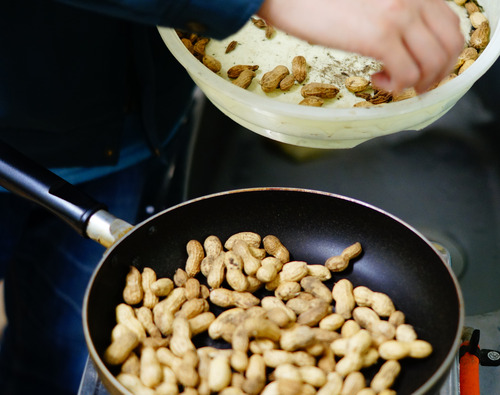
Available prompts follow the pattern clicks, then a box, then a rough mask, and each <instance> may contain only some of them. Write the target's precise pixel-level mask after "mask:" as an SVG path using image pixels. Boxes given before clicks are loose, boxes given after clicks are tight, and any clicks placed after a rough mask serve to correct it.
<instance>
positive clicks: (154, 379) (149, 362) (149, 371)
mask: <svg viewBox="0 0 500 395" xmlns="http://www.w3.org/2000/svg"><path fill="white" fill-rule="evenodd" d="M139 377H140V379H141V381H142V382H143V384H144V385H146V386H148V387H150V388H153V387H156V386H157V385H159V384H160V383H161V380H162V378H163V371H162V368H161V366H160V362H159V361H158V358H157V357H156V351H155V350H154V349H153V348H152V347H144V348H143V349H142V350H141V370H140V375H139Z"/></svg>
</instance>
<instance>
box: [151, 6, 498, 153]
mask: <svg viewBox="0 0 500 395" xmlns="http://www.w3.org/2000/svg"><path fill="white" fill-rule="evenodd" d="M480 4H481V5H482V6H483V8H484V12H485V14H486V16H487V18H488V20H489V22H490V25H491V37H490V43H489V44H488V46H487V47H486V49H485V50H484V52H483V53H482V54H481V55H480V57H479V58H478V60H477V61H476V62H474V64H473V65H472V66H471V67H469V68H468V69H467V71H466V72H465V73H463V74H461V75H460V76H458V77H457V78H454V79H453V80H451V81H450V82H448V83H446V84H444V85H442V86H441V87H439V88H436V89H434V90H431V91H429V92H427V93H425V94H422V95H420V96H417V97H414V98H411V99H407V100H404V101H400V102H394V103H389V104H385V105H382V106H374V107H370V108H363V107H362V108H348V109H344V108H342V109H340V108H339V109H337V108H334V109H331V108H321V107H319V108H318V107H308V106H300V105H297V104H292V103H284V102H280V101H277V100H273V99H271V98H268V97H263V96H260V95H257V94H255V93H252V92H249V91H246V90H244V89H242V88H239V87H237V86H235V85H233V84H231V83H230V82H228V81H227V80H225V79H224V78H222V77H220V76H218V75H217V74H215V73H213V72H212V71H210V70H209V69H208V68H206V67H205V66H204V65H203V64H202V63H201V62H199V61H198V60H197V59H196V58H195V57H194V56H193V55H192V54H191V53H190V52H189V51H188V50H187V49H186V48H185V46H184V45H183V44H182V42H181V40H180V39H179V37H178V35H177V33H176V32H175V30H173V29H169V28H159V32H160V34H161V36H162V38H163V41H164V42H165V44H166V46H167V47H168V49H169V50H170V51H171V52H172V54H173V55H174V56H175V57H176V59H177V60H178V61H179V62H180V63H181V64H182V65H183V66H184V68H185V69H186V70H187V72H188V73H189V75H190V76H191V78H192V79H193V80H194V82H195V83H196V84H197V85H198V86H199V87H200V89H201V90H202V91H203V92H204V94H205V95H206V96H207V98H208V99H209V100H210V101H211V102H212V103H213V104H214V105H215V106H216V107H217V108H219V109H220V110H221V111H222V112H223V113H224V114H226V115H227V116H228V117H230V118H231V119H233V120H234V121H235V122H237V123H239V124H240V125H242V126H244V127H245V128H247V129H250V130H252V131H254V132H256V133H258V134H261V135H263V136H266V137H269V138H271V139H273V140H277V141H281V142H284V143H288V144H294V145H299V146H304V147H312V148H351V147H354V146H356V145H358V144H360V143H362V142H364V141H366V140H369V139H371V138H374V137H378V136H383V135H387V134H391V133H396V132H400V131H404V130H420V129H422V128H424V127H426V126H428V125H430V124H431V123H432V122H434V121H436V120H437V119H439V118H440V117H442V116H443V115H444V114H445V113H446V112H448V111H449V110H450V109H451V108H452V107H453V106H454V105H455V104H456V103H457V101H458V100H459V99H460V98H461V97H462V96H463V95H465V93H467V91H468V90H469V89H470V88H471V87H472V85H473V84H474V83H475V82H476V81H477V80H478V79H479V78H480V77H481V76H482V75H483V74H484V73H485V72H486V71H487V70H488V69H489V68H490V67H491V66H492V65H493V63H494V62H495V61H496V60H497V58H498V57H499V56H500V25H499V18H500V1H499V0H480Z"/></svg>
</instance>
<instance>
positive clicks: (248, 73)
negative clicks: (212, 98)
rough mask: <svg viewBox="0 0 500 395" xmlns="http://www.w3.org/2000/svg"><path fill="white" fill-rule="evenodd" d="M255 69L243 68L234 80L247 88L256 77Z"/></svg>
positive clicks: (238, 84)
mask: <svg viewBox="0 0 500 395" xmlns="http://www.w3.org/2000/svg"><path fill="white" fill-rule="evenodd" d="M255 75H256V74H255V71H252V70H243V71H242V72H241V73H240V75H238V77H237V78H235V79H234V80H233V81H232V82H233V84H234V85H236V86H239V87H240V88H243V89H247V88H248V87H249V86H250V84H251V83H252V81H253V79H254V78H255Z"/></svg>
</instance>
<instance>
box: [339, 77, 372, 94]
mask: <svg viewBox="0 0 500 395" xmlns="http://www.w3.org/2000/svg"><path fill="white" fill-rule="evenodd" d="M344 84H345V87H346V88H347V90H348V91H350V92H354V93H356V92H362V91H364V90H366V89H367V88H368V87H369V86H370V81H368V80H367V79H366V78H363V77H356V76H352V77H347V78H346V79H345V81H344Z"/></svg>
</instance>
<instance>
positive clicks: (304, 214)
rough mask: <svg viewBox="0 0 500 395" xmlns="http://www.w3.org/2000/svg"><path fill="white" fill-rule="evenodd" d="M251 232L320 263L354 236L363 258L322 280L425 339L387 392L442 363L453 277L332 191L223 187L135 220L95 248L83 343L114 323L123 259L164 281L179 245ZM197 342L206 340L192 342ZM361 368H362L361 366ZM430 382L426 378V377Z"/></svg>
mask: <svg viewBox="0 0 500 395" xmlns="http://www.w3.org/2000/svg"><path fill="white" fill-rule="evenodd" d="M241 231H252V232H257V233H259V234H260V235H261V236H262V237H264V236H265V235H268V234H273V235H276V236H277V237H279V239H280V240H281V241H282V242H283V244H284V245H285V246H286V247H287V248H288V249H289V251H290V253H291V257H292V259H295V260H303V261H306V262H308V263H310V264H323V263H324V262H325V260H326V259H327V258H328V257H330V256H332V255H338V254H339V253H340V252H341V251H342V250H343V249H344V248H345V247H347V246H349V245H351V244H352V243H354V242H356V241H359V242H360V243H361V244H362V247H363V254H362V255H361V256H360V257H359V258H357V259H356V261H355V262H354V264H353V265H351V267H350V268H349V269H348V270H347V271H345V272H342V273H338V274H334V278H333V279H332V280H331V281H330V283H329V284H330V285H331V284H333V282H334V281H336V280H338V279H340V278H348V279H349V280H350V281H352V283H353V284H354V286H357V285H365V286H367V287H369V288H371V289H372V290H374V291H380V292H384V293H387V294H388V295H389V296H390V297H391V298H392V299H393V301H394V302H395V305H396V307H397V308H398V309H399V310H401V311H403V312H404V313H405V315H406V318H407V322H408V323H410V324H412V325H414V327H415V329H416V331H417V333H418V335H419V338H422V339H425V340H427V341H429V342H430V343H431V344H432V345H433V347H434V352H433V354H432V355H431V356H430V357H429V358H427V359H425V360H409V359H408V360H404V361H403V371H402V374H401V376H400V377H399V378H398V381H397V383H396V387H395V389H396V390H397V391H398V394H410V393H414V392H415V391H417V390H418V388H420V387H421V386H422V385H423V384H424V383H425V382H426V381H428V380H429V378H431V376H434V378H433V379H432V380H435V379H436V372H441V375H443V372H442V369H443V364H445V363H446V364H448V365H449V364H450V360H451V357H450V352H453V349H454V347H456V343H457V338H458V336H459V333H460V331H461V324H462V322H461V320H462V319H463V317H462V316H463V304H462V299H461V295H460V291H459V289H458V285H457V283H456V280H455V279H454V277H453V276H452V275H451V273H450V270H449V269H448V268H447V266H446V264H445V263H444V262H443V261H442V260H441V258H440V257H439V255H438V254H437V253H436V252H435V251H434V249H433V248H432V247H431V245H430V244H429V243H428V242H427V241H426V240H424V239H423V238H422V237H421V236H420V235H419V234H418V233H416V232H415V231H414V230H413V229H412V228H410V227H409V226H407V225H406V224H404V223H403V222H401V221H400V220H398V219H396V218H394V217H393V216H390V215H388V214H387V213H385V212H383V211H380V210H378V209H375V208H373V207H371V206H369V205H366V204H364V203H361V202H358V201H354V200H351V199H347V198H343V197H340V196H336V195H331V194H324V193H317V192H313V191H303V190H292V189H279V188H276V189H255V190H245V191H233V192H230V193H224V194H217V195H213V196H209V197H205V198H201V199H197V200H194V201H191V202H188V203H187V204H181V205H179V206H176V207H174V208H172V209H169V210H167V211H165V212H163V213H160V214H159V215H157V216H155V217H153V218H152V219H150V220H148V221H146V222H144V223H142V224H140V225H138V226H136V228H135V229H134V231H133V232H131V233H130V234H129V235H128V236H126V237H125V238H124V239H122V240H121V241H120V242H118V243H117V244H116V245H115V246H113V247H112V248H111V249H110V250H108V252H107V253H106V254H105V256H104V258H103V261H102V262H101V264H100V267H99V268H98V270H97V271H96V273H95V275H94V278H93V281H92V282H91V284H90V285H89V290H88V295H87V300H86V311H85V313H84V314H85V319H86V321H87V322H86V325H88V333H89V335H90V338H91V344H90V347H91V348H92V347H95V350H96V351H97V353H98V355H102V354H103V352H104V350H105V348H106V347H107V346H108V345H109V342H110V333H111V330H112V328H113V326H114V325H115V315H114V309H115V306H116V305H117V304H119V303H120V302H122V296H121V295H122V290H123V286H124V279H125V275H126V273H127V272H128V270H129V266H130V265H135V266H136V267H138V268H139V269H142V268H144V267H146V266H147V267H151V268H153V269H154V270H155V271H156V272H157V275H158V276H159V277H163V276H168V277H172V276H173V273H174V272H175V270H176V269H177V268H178V267H184V264H185V261H186V258H187V253H186V249H185V246H186V243H187V242H188V241H189V240H191V239H197V240H199V241H200V242H203V240H204V239H205V238H206V237H207V236H209V235H212V234H214V235H217V236H218V237H219V238H220V239H221V240H222V241H224V240H225V239H226V238H228V237H229V236H230V235H232V234H234V233H236V232H241ZM197 341H198V342H199V343H201V344H203V343H204V342H205V341H207V339H204V338H202V339H197ZM368 374H370V372H368ZM432 380H431V381H432Z"/></svg>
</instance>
